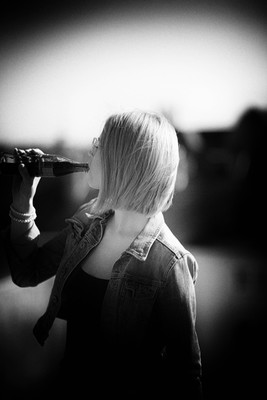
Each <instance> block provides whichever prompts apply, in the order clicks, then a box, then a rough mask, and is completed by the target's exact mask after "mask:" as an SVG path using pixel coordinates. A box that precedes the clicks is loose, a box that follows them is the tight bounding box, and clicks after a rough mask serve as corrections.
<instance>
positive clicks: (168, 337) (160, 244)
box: [7, 203, 201, 381]
mask: <svg viewBox="0 0 267 400" xmlns="http://www.w3.org/2000/svg"><path fill="white" fill-rule="evenodd" d="M112 214H113V211H108V212H106V213H104V214H101V215H93V214H92V213H91V212H90V203H87V204H85V205H83V206H82V207H81V208H80V209H79V210H78V211H77V212H76V213H75V214H74V215H73V216H72V217H71V218H69V219H67V220H66V222H67V226H66V228H64V229H63V230H62V231H61V232H60V233H58V234H57V235H56V236H55V237H54V238H52V239H51V240H50V241H48V242H47V243H45V244H44V245H42V246H38V238H39V234H40V232H39V230H38V228H37V226H36V225H35V224H34V225H33V227H32V228H31V229H30V230H29V231H28V232H27V234H26V235H25V236H24V237H23V238H20V240H18V241H17V242H16V243H12V245H11V244H10V246H9V250H8V251H7V258H8V261H9V265H10V270H11V276H12V279H13V281H14V283H15V284H17V285H18V286H22V287H23V286H35V285H38V284H39V283H41V282H43V281H45V280H46V279H49V278H51V277H52V276H54V275H55V279H54V284H53V288H52V291H51V295H50V299H49V303H48V306H47V309H46V311H45V313H44V314H43V315H42V316H41V317H40V318H39V320H38V322H37V323H36V325H35V327H34V330H33V332H34V335H35V337H36V338H37V340H38V342H39V343H40V344H41V345H43V344H44V343H45V340H46V339H47V337H48V335H49V330H50V328H51V327H52V325H53V322H54V320H55V318H56V317H57V316H58V314H59V311H60V306H61V293H62V290H63V287H64V284H65V282H66V280H67V279H68V276H69V275H70V274H71V272H72V271H73V270H74V268H76V267H77V265H78V264H79V263H80V262H81V260H82V259H83V258H84V257H86V255H87V254H88V253H89V252H90V251H91V250H92V249H93V248H94V247H95V246H97V245H98V243H99V242H100V241H101V239H102V237H103V233H104V229H105V226H106V224H107V221H108V219H109V218H110V217H111V215H112ZM22 253H23V255H22ZM18 254H20V257H19V256H18ZM197 273H198V265H197V262H196V260H195V258H194V257H193V255H192V254H191V253H190V252H189V251H187V250H186V249H185V248H184V247H183V246H182V244H181V243H180V242H179V240H178V239H177V238H176V237H175V236H174V235H173V233H172V232H171V231H170V229H169V228H168V227H167V225H166V223H165V221H164V217H163V215H162V213H159V214H157V215H155V216H153V217H151V218H150V219H149V221H148V223H147V224H146V226H145V227H144V229H143V230H142V232H141V233H140V234H139V235H138V236H137V237H136V238H135V240H134V241H133V242H132V244H131V245H130V246H129V248H128V249H127V250H126V251H125V252H123V254H122V255H121V257H120V258H119V259H118V260H117V262H116V263H115V264H114V266H113V269H112V273H111V277H110V280H109V283H108V286H107V290H106V293H105V297H104V301H103V306H102V326H103V330H104V332H105V333H106V335H107V337H108V340H110V341H113V343H119V342H120V341H122V342H123V343H124V344H125V345H129V346H131V347H132V348H133V349H138V347H139V346H142V340H143V338H144V334H145V330H146V327H147V322H148V321H149V318H150V316H151V313H152V310H153V307H155V305H156V306H157V310H158V311H157V312H158V314H159V319H160V321H161V324H162V331H163V332H164V338H165V339H164V340H165V348H164V352H165V353H166V355H167V357H169V359H171V360H173V365H177V366H178V365H179V363H183V366H184V367H185V369H188V371H187V372H188V374H189V375H191V378H192V379H193V380H194V379H195V380H197V381H199V380H200V376H201V357H200V348H199V343H198V337H197V333H196V329H195V321H196V297H195V282H196V279H197Z"/></svg>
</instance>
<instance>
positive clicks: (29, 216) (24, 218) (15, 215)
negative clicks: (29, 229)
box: [9, 205, 37, 224]
mask: <svg viewBox="0 0 267 400" xmlns="http://www.w3.org/2000/svg"><path fill="white" fill-rule="evenodd" d="M9 216H10V218H11V219H12V220H13V221H15V222H20V223H22V224H27V223H29V222H32V221H34V220H35V219H36V217H37V215H36V211H35V208H34V210H33V212H31V213H21V212H19V211H17V210H15V209H14V207H13V206H12V205H11V206H10V211H9Z"/></svg>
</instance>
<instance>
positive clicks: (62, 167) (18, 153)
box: [0, 149, 89, 177]
mask: <svg viewBox="0 0 267 400" xmlns="http://www.w3.org/2000/svg"><path fill="white" fill-rule="evenodd" d="M20 163H23V164H24V165H25V166H26V167H27V169H28V172H29V175H30V176H41V177H57V176H63V175H67V174H72V173H74V172H88V171H89V165H88V163H83V162H77V161H74V160H71V159H70V158H67V157H63V156H59V155H56V154H45V153H43V154H39V153H36V152H34V151H28V150H27V151H25V150H21V149H15V150H14V153H13V154H12V153H7V152H2V153H1V154H0V175H1V174H4V175H16V174H18V173H19V171H18V165H19V164H20Z"/></svg>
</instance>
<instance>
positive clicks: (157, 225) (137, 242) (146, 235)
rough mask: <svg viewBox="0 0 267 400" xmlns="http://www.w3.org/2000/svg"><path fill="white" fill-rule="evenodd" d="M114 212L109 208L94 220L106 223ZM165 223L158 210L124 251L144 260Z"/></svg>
mask: <svg viewBox="0 0 267 400" xmlns="http://www.w3.org/2000/svg"><path fill="white" fill-rule="evenodd" d="M113 214H114V211H113V210H109V211H107V212H105V213H103V214H101V215H97V216H95V218H94V219H95V220H99V222H100V224H102V225H106V224H107V222H108V220H109V218H110V217H111V216H112V215H113ZM164 223H165V221H164V217H163V214H162V213H161V212H160V213H158V214H156V215H154V216H152V217H150V218H149V219H148V222H147V223H146V225H145V227H144V228H143V230H142V231H141V232H140V233H139V235H138V236H137V237H136V238H135V239H134V240H133V242H132V243H131V245H130V246H129V247H128V249H127V250H126V253H128V254H131V255H133V256H134V257H135V258H137V259H138V260H140V261H145V260H146V258H147V256H148V253H149V251H150V249H151V247H152V245H153V243H154V242H155V240H156V239H157V237H158V235H159V233H160V231H161V229H162V226H163V224H164Z"/></svg>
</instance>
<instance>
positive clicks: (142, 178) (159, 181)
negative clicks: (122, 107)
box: [94, 111, 179, 216]
mask: <svg viewBox="0 0 267 400" xmlns="http://www.w3.org/2000/svg"><path fill="white" fill-rule="evenodd" d="M99 139H100V147H99V150H100V156H101V164H102V181H101V182H102V185H101V188H100V190H99V193H98V198H97V199H96V203H95V205H94V209H95V211H97V212H100V211H101V212H103V211H106V210H108V209H113V210H115V209H123V210H128V211H135V212H138V213H141V214H145V215H147V216H152V215H154V214H157V213H158V212H160V211H166V210H167V209H168V208H169V207H170V205H171V204H172V199H173V195H174V190H175V182H176V175H177V169H178V164H179V148H178V139H177V135H176V131H175V129H174V127H173V126H172V125H171V124H170V122H169V121H168V120H167V119H166V118H165V117H164V116H163V115H160V114H156V113H151V112H144V111H131V112H125V113H120V114H115V115H112V116H110V117H109V118H108V119H107V120H106V122H105V125H104V128H103V131H102V133H101V136H100V138H99Z"/></svg>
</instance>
